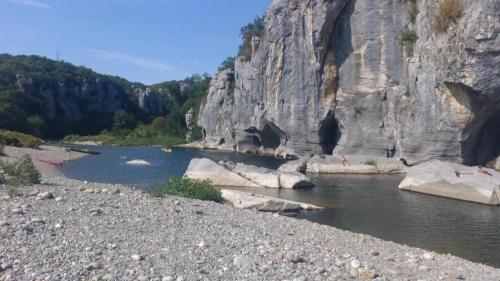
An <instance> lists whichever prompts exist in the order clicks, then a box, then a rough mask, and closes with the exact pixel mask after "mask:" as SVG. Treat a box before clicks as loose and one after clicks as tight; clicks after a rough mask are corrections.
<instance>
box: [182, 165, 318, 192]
mask: <svg viewBox="0 0 500 281" xmlns="http://www.w3.org/2000/svg"><path fill="white" fill-rule="evenodd" d="M185 176H186V177H188V178H191V179H198V180H208V181H210V182H211V183H212V184H213V185H217V186H234V187H267V188H309V187H313V186H314V183H312V182H311V180H310V179H309V178H308V177H307V176H305V175H303V174H301V173H299V172H280V171H276V170H271V169H267V168H262V167H256V166H252V165H246V164H243V163H238V164H236V165H232V164H229V163H223V162H222V163H219V164H218V163H215V162H214V161H212V160H210V159H193V160H191V163H190V164H189V167H188V169H187V171H186V173H185Z"/></svg>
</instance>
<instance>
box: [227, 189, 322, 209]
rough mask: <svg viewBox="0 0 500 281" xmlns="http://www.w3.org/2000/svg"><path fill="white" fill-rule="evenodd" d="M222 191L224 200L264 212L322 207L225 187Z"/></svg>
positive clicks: (242, 207)
mask: <svg viewBox="0 0 500 281" xmlns="http://www.w3.org/2000/svg"><path fill="white" fill-rule="evenodd" d="M221 193H222V198H224V200H227V201H229V202H231V204H233V206H235V207H236V208H240V209H256V210H259V211H263V212H294V211H300V210H319V209H322V208H321V207H318V206H315V205H311V204H305V203H301V202H295V201H290V200H283V199H279V198H276V197H271V196H265V195H260V194H254V193H248V192H242V191H236V190H229V189H223V190H221Z"/></svg>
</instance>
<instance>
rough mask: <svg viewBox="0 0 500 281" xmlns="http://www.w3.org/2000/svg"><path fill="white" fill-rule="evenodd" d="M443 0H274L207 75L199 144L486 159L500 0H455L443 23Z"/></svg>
mask: <svg viewBox="0 0 500 281" xmlns="http://www.w3.org/2000/svg"><path fill="white" fill-rule="evenodd" d="M446 1H450V0H440V1H434V0H408V1H402V0H364V1H361V0H357V1H356V0H274V1H273V2H272V4H271V6H270V7H269V9H268V11H267V13H266V18H265V26H266V29H265V32H264V35H263V36H262V37H261V38H254V40H252V42H253V48H254V51H253V52H252V56H251V58H250V59H249V60H248V61H247V60H246V59H245V58H239V59H238V60H237V62H236V66H235V71H234V73H233V72H231V71H230V70H225V71H222V72H221V73H219V74H218V75H216V76H215V78H214V79H213V81H212V85H211V88H210V91H209V94H208V98H207V102H206V104H205V105H203V106H202V109H201V111H200V112H201V114H200V116H199V120H198V123H199V125H200V126H202V127H203V128H204V131H205V134H206V137H205V140H206V146H208V147H219V146H220V147H221V148H224V149H228V148H233V147H234V148H235V149H237V150H239V151H259V152H268V153H283V152H290V153H296V154H316V153H332V151H333V152H334V153H354V154H369V155H378V156H388V157H403V158H406V159H407V160H408V161H410V162H411V161H421V160H425V159H430V158H438V159H447V160H459V161H463V162H465V163H468V164H475V163H486V162H487V161H489V160H492V159H493V158H495V156H498V154H499V153H500V38H499V37H498V33H499V31H500V22H499V19H500V2H498V0H482V1H473V0H462V1H457V2H458V3H459V4H460V10H459V13H458V14H457V16H455V17H454V18H451V19H448V21H447V22H445V24H443V23H442V22H439V18H438V15H439V11H440V8H441V5H443V3H444V2H446ZM439 23H441V28H438V24H439ZM443 25H444V27H443Z"/></svg>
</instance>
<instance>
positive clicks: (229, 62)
mask: <svg viewBox="0 0 500 281" xmlns="http://www.w3.org/2000/svg"><path fill="white" fill-rule="evenodd" d="M235 62H236V58H235V57H228V58H227V59H226V60H224V61H223V62H222V63H221V64H220V66H219V72H220V71H223V70H226V69H230V70H232V71H234V64H235Z"/></svg>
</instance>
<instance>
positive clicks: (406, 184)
mask: <svg viewBox="0 0 500 281" xmlns="http://www.w3.org/2000/svg"><path fill="white" fill-rule="evenodd" d="M481 171H483V172H481ZM485 173H487V174H485ZM399 188H400V189H402V190H407V191H412V192H419V193H426V194H431V195H436V196H441V197H448V198H453V199H459V200H465V201H471V202H476V203H482V204H488V205H500V201H499V197H498V195H499V194H500V173H499V172H496V171H495V170H492V169H486V168H483V169H482V170H480V169H479V168H478V167H468V166H464V165H460V164H456V163H447V162H442V161H438V160H432V161H428V162H425V163H422V164H419V165H416V166H413V167H411V168H410V169H408V174H407V176H406V178H405V179H404V180H403V181H402V182H401V183H400V184H399Z"/></svg>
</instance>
